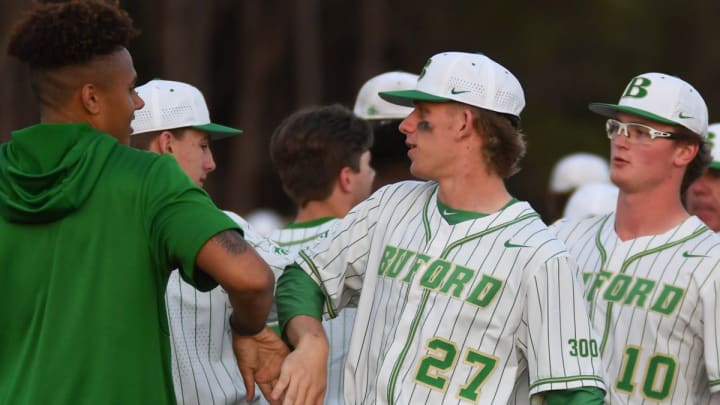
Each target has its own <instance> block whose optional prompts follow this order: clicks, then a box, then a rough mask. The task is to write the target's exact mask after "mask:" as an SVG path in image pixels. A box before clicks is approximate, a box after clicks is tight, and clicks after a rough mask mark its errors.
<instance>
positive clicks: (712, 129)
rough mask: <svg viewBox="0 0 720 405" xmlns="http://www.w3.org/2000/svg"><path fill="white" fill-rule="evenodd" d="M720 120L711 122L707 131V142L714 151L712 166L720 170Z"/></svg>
mask: <svg viewBox="0 0 720 405" xmlns="http://www.w3.org/2000/svg"><path fill="white" fill-rule="evenodd" d="M718 137H720V122H716V123H714V124H710V126H708V131H707V142H708V143H709V144H710V147H711V148H712V149H711V153H712V163H710V168H711V169H714V170H720V145H718V143H720V138H718Z"/></svg>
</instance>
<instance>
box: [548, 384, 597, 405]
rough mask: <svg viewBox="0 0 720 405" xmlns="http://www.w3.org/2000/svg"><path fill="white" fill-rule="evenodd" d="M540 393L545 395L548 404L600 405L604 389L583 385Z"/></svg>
mask: <svg viewBox="0 0 720 405" xmlns="http://www.w3.org/2000/svg"><path fill="white" fill-rule="evenodd" d="M541 395H544V396H545V402H546V403H547V404H548V405H595V404H596V405H602V404H603V398H604V397H605V391H603V390H601V389H600V388H595V387H584V388H574V389H570V390H558V391H547V392H543V393H542V394H541Z"/></svg>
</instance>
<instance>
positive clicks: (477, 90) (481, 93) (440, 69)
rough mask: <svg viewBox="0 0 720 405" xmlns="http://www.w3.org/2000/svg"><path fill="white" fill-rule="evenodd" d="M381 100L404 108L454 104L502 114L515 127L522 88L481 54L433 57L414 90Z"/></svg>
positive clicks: (521, 105)
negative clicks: (422, 102) (424, 104)
mask: <svg viewBox="0 0 720 405" xmlns="http://www.w3.org/2000/svg"><path fill="white" fill-rule="evenodd" d="M380 97H382V98H383V99H384V100H386V101H388V102H390V103H394V104H398V105H404V106H407V107H413V106H414V102H415V101H429V102H449V101H456V102H459V103H464V104H468V105H472V106H475V107H480V108H484V109H486V110H490V111H495V112H497V113H501V114H504V115H506V116H508V117H509V118H511V120H512V121H513V123H514V124H515V125H516V126H517V124H518V122H519V121H520V112H521V111H522V110H523V108H524V107H525V94H524V93H523V89H522V86H521V85H520V82H519V81H518V79H517V78H516V77H515V76H514V75H513V74H512V73H510V71H509V70H507V69H505V68H504V67H503V66H502V65H500V64H499V63H497V62H495V61H494V60H492V59H490V58H488V57H487V56H485V55H483V54H480V53H466V52H443V53H439V54H437V55H433V56H432V57H431V58H430V59H428V61H427V62H426V63H425V66H424V67H423V70H422V72H421V73H420V76H419V77H418V81H417V83H416V85H415V88H414V89H408V90H398V91H383V92H380Z"/></svg>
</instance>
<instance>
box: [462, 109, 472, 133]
mask: <svg viewBox="0 0 720 405" xmlns="http://www.w3.org/2000/svg"><path fill="white" fill-rule="evenodd" d="M458 120H459V125H460V127H459V131H458V135H459V137H460V138H465V137H468V136H472V132H473V114H472V112H471V111H470V110H469V109H468V108H462V110H461V112H460V114H458Z"/></svg>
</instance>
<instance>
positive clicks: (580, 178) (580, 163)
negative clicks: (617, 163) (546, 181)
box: [550, 152, 610, 193]
mask: <svg viewBox="0 0 720 405" xmlns="http://www.w3.org/2000/svg"><path fill="white" fill-rule="evenodd" d="M609 182H610V167H609V165H608V162H607V160H605V159H603V158H602V157H600V156H598V155H594V154H592V153H582V152H581V153H573V154H570V155H567V156H564V157H563V158H561V159H560V160H558V161H557V163H555V166H554V167H553V170H552V173H551V174H550V191H552V192H555V193H567V192H569V191H572V190H574V189H576V188H578V187H580V186H582V185H585V184H589V183H609Z"/></svg>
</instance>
